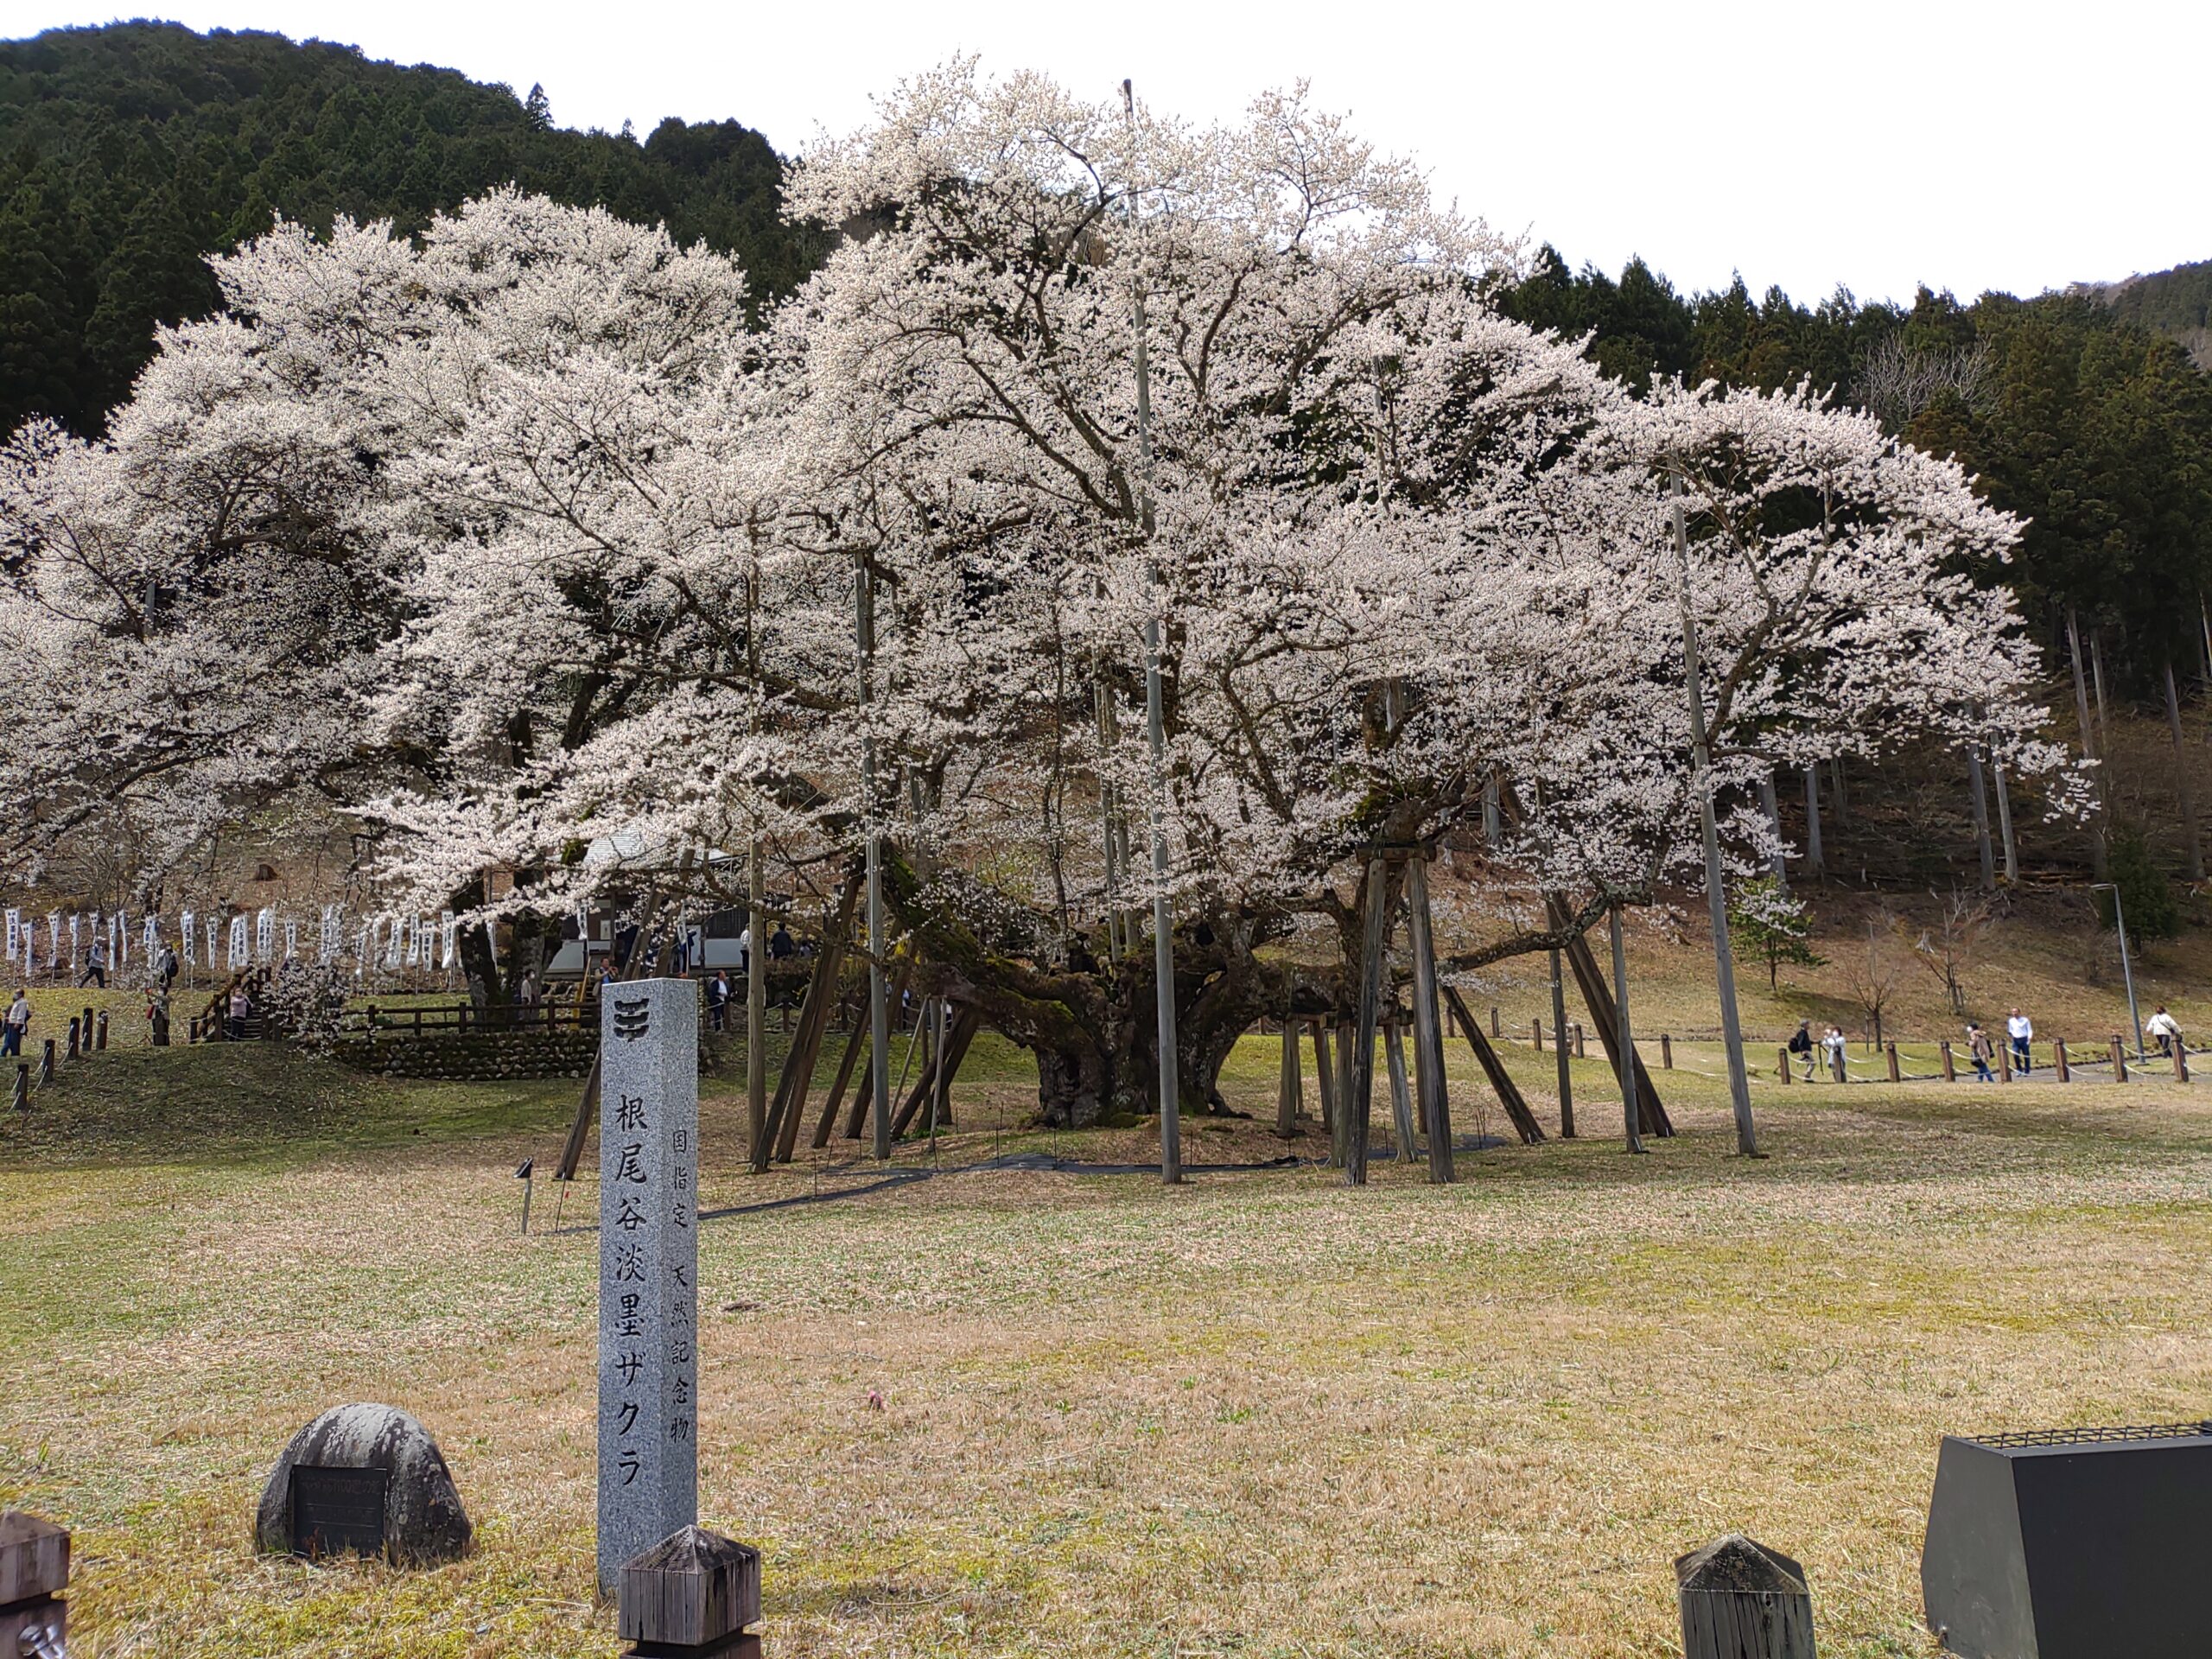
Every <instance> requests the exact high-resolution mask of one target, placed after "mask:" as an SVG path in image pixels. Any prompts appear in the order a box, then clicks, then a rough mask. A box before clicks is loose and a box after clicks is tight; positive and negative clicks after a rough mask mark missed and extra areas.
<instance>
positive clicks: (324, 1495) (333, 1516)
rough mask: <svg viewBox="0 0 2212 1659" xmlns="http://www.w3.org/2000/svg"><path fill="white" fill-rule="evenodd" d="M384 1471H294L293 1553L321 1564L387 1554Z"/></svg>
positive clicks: (387, 1476)
mask: <svg viewBox="0 0 2212 1659" xmlns="http://www.w3.org/2000/svg"><path fill="white" fill-rule="evenodd" d="M390 1480H391V1471H389V1470H385V1469H317V1468H310V1467H308V1466H307V1465H302V1464H296V1465H293V1469H292V1553H293V1554H296V1555H305V1556H307V1557H308V1559H309V1560H321V1558H322V1557H323V1556H326V1555H342V1554H346V1553H347V1552H349V1551H350V1552H353V1553H355V1554H362V1555H381V1554H384V1517H385V1507H384V1500H385V1484H386V1483H388V1482H389V1481H390Z"/></svg>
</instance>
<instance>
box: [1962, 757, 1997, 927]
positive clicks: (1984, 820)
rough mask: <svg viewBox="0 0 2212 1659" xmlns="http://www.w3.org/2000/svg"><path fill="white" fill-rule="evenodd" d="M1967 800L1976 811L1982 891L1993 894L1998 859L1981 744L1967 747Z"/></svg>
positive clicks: (1975, 826) (1976, 852) (1977, 849)
mask: <svg viewBox="0 0 2212 1659" xmlns="http://www.w3.org/2000/svg"><path fill="white" fill-rule="evenodd" d="M1967 804H1969V805H1970V806H1972V807H1973V809H1974V851H1975V854H1976V855H1977V856H1978V857H1979V858H1980V860H1981V890H1982V891H1983V892H1984V893H1993V892H1994V891H1995V890H1996V887H1997V859H1996V855H1994V854H1993V852H1992V851H1991V849H1990V844H1989V791H1988V787H1987V786H1986V785H1985V784H1984V783H1983V782H1982V777H1981V745H1980V744H1979V743H1972V742H1970V743H1968V744H1967Z"/></svg>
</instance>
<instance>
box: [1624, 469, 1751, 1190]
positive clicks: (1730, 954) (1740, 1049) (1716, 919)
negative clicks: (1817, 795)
mask: <svg viewBox="0 0 2212 1659" xmlns="http://www.w3.org/2000/svg"><path fill="white" fill-rule="evenodd" d="M1683 493H1684V492H1683V489H1682V475H1681V473H1680V472H1679V471H1677V472H1676V473H1675V502H1674V505H1675V515H1674V516H1675V563H1676V564H1677V565H1678V566H1679V567H1680V569H1681V582H1682V585H1681V601H1682V669H1683V678H1684V679H1685V680H1687V681H1688V689H1689V698H1690V783H1691V787H1692V788H1694V789H1695V790H1696V791H1697V804H1698V817H1699V820H1700V825H1701V827H1702V828H1703V829H1704V832H1705V897H1706V902H1707V906H1708V907H1709V909H1710V911H1711V914H1712V917H1713V975H1714V978H1715V979H1716V980H1717V981H1718V982H1719V988H1720V1035H1721V1039H1722V1040H1723V1041H1724V1042H1725V1043H1726V1045H1727V1048H1728V1097H1729V1100H1730V1102H1731V1103H1732V1104H1733V1106H1734V1108H1735V1112H1736V1150H1737V1151H1738V1152H1739V1153H1741V1154H1744V1155H1745V1157H1746V1158H1756V1157H1758V1156H1759V1155H1760V1154H1759V1137H1758V1126H1757V1125H1756V1124H1754V1123H1753V1122H1751V1078H1750V1077H1748V1076H1746V1075H1745V1071H1744V1029H1743V1025H1742V1022H1741V1021H1740V1020H1738V1018H1737V1014H1736V957H1735V953H1734V951H1733V950H1732V949H1731V948H1730V947H1729V944H1728V894H1727V892H1726V889H1725V888H1724V887H1722V886H1721V879H1720V830H1719V826H1718V825H1717V824H1716V823H1714V822H1713V760H1712V756H1711V754H1710V753H1709V752H1708V750H1707V747H1706V741H1705V688H1704V686H1703V685H1702V684H1701V683H1700V677H1699V671H1698V657H1697V613H1696V611H1695V610H1694V607H1693V606H1692V605H1691V602H1690V538H1689V531H1688V526H1687V525H1686V524H1684V522H1683V518H1682V496H1683ZM1621 1063H1622V1065H1624V1066H1628V1065H1630V1064H1631V1062H1630V1059H1629V1057H1628V1056H1627V1055H1623V1056H1622V1057H1621Z"/></svg>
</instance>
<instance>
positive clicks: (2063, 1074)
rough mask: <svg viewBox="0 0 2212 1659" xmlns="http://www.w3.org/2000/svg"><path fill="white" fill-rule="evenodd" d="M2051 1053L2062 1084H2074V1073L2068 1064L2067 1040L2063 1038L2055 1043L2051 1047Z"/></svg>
mask: <svg viewBox="0 0 2212 1659" xmlns="http://www.w3.org/2000/svg"><path fill="white" fill-rule="evenodd" d="M2050 1053H2051V1058H2052V1060H2053V1061H2054V1062H2055V1063H2056V1066H2057V1070H2058V1080H2059V1081H2060V1082H2061V1083H2071V1082H2073V1081H2074V1073H2073V1071H2071V1070H2070V1069H2069V1067H2068V1065H2067V1064H2066V1039H2064V1038H2063V1037H2062V1038H2060V1039H2058V1040H2057V1041H2056V1042H2055V1043H2053V1044H2052V1045H2051V1046H2050Z"/></svg>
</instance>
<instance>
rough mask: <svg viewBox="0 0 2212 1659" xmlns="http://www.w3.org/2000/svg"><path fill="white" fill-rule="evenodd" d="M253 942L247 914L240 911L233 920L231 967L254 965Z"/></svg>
mask: <svg viewBox="0 0 2212 1659" xmlns="http://www.w3.org/2000/svg"><path fill="white" fill-rule="evenodd" d="M251 946H252V940H251V937H250V936H249V935H248V932H247V931H246V925H245V912H244V911H240V912H238V914H237V915H235V916H233V917H232V918H231V958H230V960H231V966H232V967H233V968H245V967H250V966H251V965H252V963H253V953H252V949H251Z"/></svg>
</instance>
